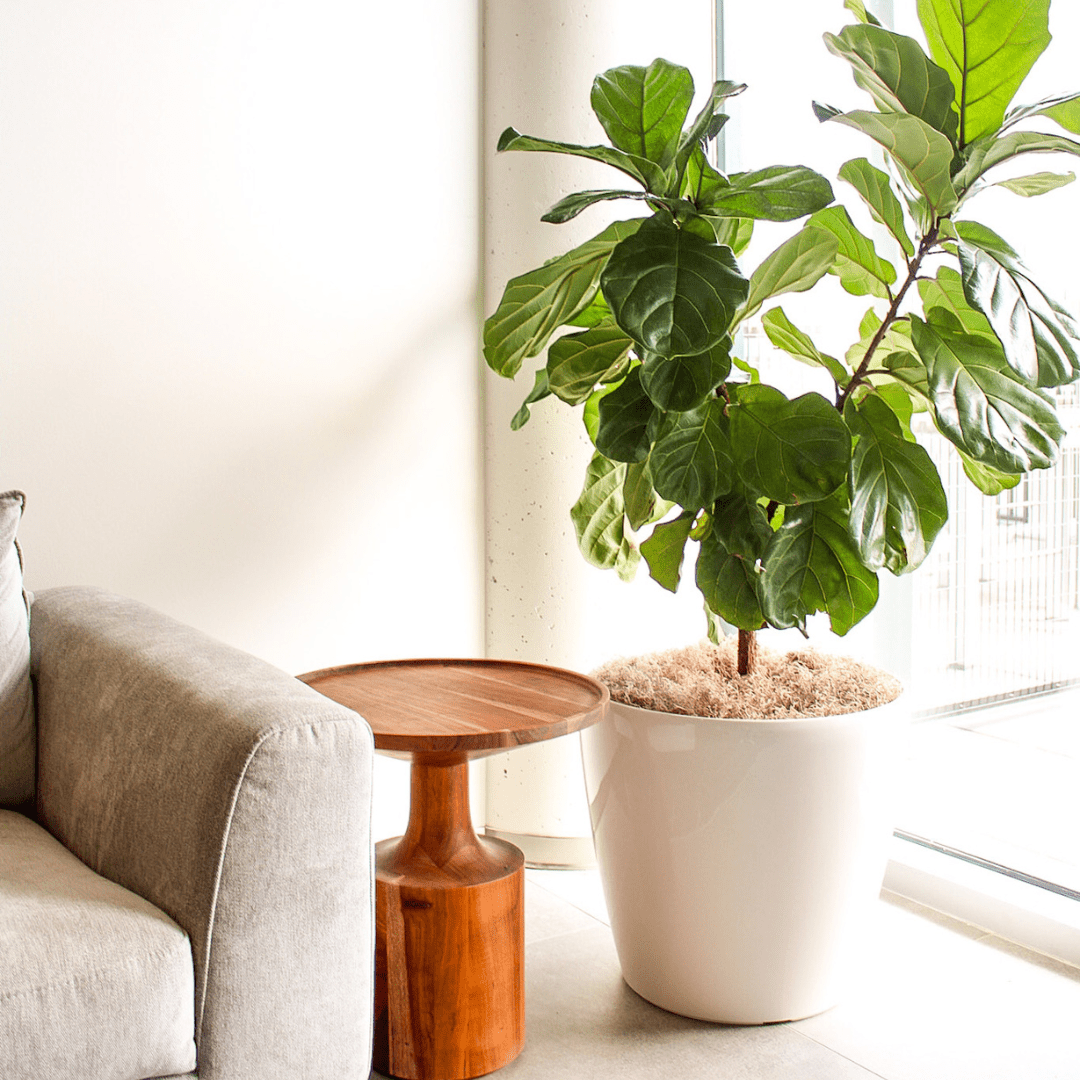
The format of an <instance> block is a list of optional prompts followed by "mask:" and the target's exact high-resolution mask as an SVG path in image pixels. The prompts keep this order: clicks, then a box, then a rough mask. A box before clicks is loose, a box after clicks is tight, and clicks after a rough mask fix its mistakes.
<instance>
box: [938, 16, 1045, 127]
mask: <svg viewBox="0 0 1080 1080" xmlns="http://www.w3.org/2000/svg"><path fill="white" fill-rule="evenodd" d="M1049 10H1050V0H918V11H919V21H920V22H921V23H922V26H923V30H924V31H925V33H926V40H927V42H928V43H929V45H930V55H931V56H932V57H933V58H934V60H935V61H936V62H937V63H938V64H939V65H940V66H941V67H943V68H944V69H945V70H946V71H947V72H948V73H949V78H950V79H951V80H952V84H953V88H954V90H955V93H956V103H957V108H958V109H959V112H960V125H959V130H958V141H959V145H960V146H966V145H967V144H968V143H970V142H974V141H975V140H976V139H978V138H980V137H981V136H983V135H988V134H990V133H991V132H994V131H997V129H998V128H999V127H1000V126H1001V123H1002V120H1004V118H1005V110H1006V109H1007V108H1008V107H1009V103H1010V102H1011V101H1012V99H1013V95H1014V94H1015V93H1016V91H1017V90H1018V89H1019V88H1020V84H1021V83H1022V82H1023V81H1024V77H1025V76H1026V75H1027V73H1028V72H1029V71H1030V70H1031V67H1032V65H1033V64H1034V63H1035V61H1036V60H1037V59H1038V58H1039V56H1040V55H1041V54H1042V51H1043V50H1044V49H1045V48H1046V46H1047V45H1049V44H1050V30H1049V27H1048V18H1047V14H1048V12H1049Z"/></svg>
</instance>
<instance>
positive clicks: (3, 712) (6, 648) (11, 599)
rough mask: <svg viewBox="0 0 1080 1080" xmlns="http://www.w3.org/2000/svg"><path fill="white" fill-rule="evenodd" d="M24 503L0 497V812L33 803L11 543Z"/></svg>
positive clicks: (23, 628)
mask: <svg viewBox="0 0 1080 1080" xmlns="http://www.w3.org/2000/svg"><path fill="white" fill-rule="evenodd" d="M25 501H26V500H25V496H24V495H23V493H22V492H21V491H8V492H5V493H4V494H2V495H0V806H19V805H20V804H24V803H27V802H29V801H30V800H31V799H32V798H33V797H34V771H35V761H36V746H35V736H34V699H33V695H32V692H31V689H30V633H29V609H28V606H27V603H26V598H25V596H24V594H23V584H22V560H21V558H20V557H19V549H18V546H17V545H16V543H15V533H16V530H17V529H18V527H19V519H20V518H21V517H22V512H23V504H24V503H25Z"/></svg>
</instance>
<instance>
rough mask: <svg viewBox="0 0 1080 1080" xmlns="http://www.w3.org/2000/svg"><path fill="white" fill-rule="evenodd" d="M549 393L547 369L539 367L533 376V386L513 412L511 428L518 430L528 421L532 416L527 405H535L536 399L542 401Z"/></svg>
mask: <svg viewBox="0 0 1080 1080" xmlns="http://www.w3.org/2000/svg"><path fill="white" fill-rule="evenodd" d="M550 395H551V388H550V387H549V386H548V380H547V369H546V368H540V370H539V371H537V373H536V375H535V376H534V378H533V388H532V389H531V390H530V391H529V393H528V396H527V397H526V398H525V400H524V401H523V402H522V403H521V408H520V409H518V411H517V412H516V413H514V418H513V419H512V420H511V421H510V428H511V430H512V431H520V430H521V429H522V428H523V427H524V426H525V425H526V424H527V423H528V422H529V417H530V416H532V412H531V411H530V409H529V406H530V405H535V404H536V402H538V401H543V400H544V398H546V397H549V396H550Z"/></svg>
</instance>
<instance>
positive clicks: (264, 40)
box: [0, 0, 483, 831]
mask: <svg viewBox="0 0 1080 1080" xmlns="http://www.w3.org/2000/svg"><path fill="white" fill-rule="evenodd" d="M477 24H478V16H477V13H476V3H475V0H418V2H414V3H411V4H409V5H407V6H404V5H389V4H387V5H382V4H367V3H356V2H355V0H154V2H148V0H5V2H4V3H3V4H2V5H0V489H6V488H8V487H18V488H22V489H23V490H25V491H26V492H27V494H28V505H27V512H26V516H25V518H24V522H23V526H22V529H21V540H22V544H23V549H24V554H25V558H26V566H27V580H28V584H29V585H30V587H31V588H34V589H42V588H46V587H48V586H50V585H55V584H65V583H83V584H98V585H102V586H105V587H107V588H111V589H114V590H116V591H119V592H122V593H125V594H128V595H131V596H134V597H137V598H139V599H142V600H144V601H146V602H148V603H150V604H152V605H154V606H155V607H157V608H160V609H162V610H165V611H167V612H169V613H171V614H173V615H175V616H177V617H179V618H181V619H183V620H185V621H187V622H190V623H192V624H194V625H196V626H199V627H201V628H203V629H205V630H206V631H208V632H210V633H211V634H214V635H215V636H217V637H220V638H222V639H224V640H226V641H228V642H231V643H233V644H235V645H238V646H240V647H242V648H245V649H248V650H250V651H252V652H254V653H256V654H257V655H260V656H262V657H265V658H266V659H268V660H270V661H271V662H273V663H276V664H278V665H280V666H282V667H284V668H285V669H287V670H289V671H303V670H308V669H310V668H314V667H321V666H325V665H329V664H334V663H343V662H347V661H350V660H359V659H376V658H381V657H390V656H398V655H423V654H444V655H445V654H478V653H480V652H482V650H483V635H482V616H483V612H482V591H481V576H480V554H479V553H480V551H481V549H482V539H481V536H480V531H479V530H480V525H479V522H480V495H479V488H478V483H479V479H478V478H479V444H480V436H479V421H478V415H477V410H478V406H477V399H478V395H477V386H478V380H479V371H478V352H477V343H476V332H477V327H476V321H477V320H476V316H477V310H478V308H477V299H476V296H477V262H478V241H477V235H478V218H477V203H478V198H479V194H478V191H479V180H478V166H477V160H478V145H477V138H478V136H477V127H478V111H479V110H478V100H477V99H478V75H477V41H478V25H477ZM395 812H396V811H395ZM386 831H392V830H391V829H390V827H389V826H387V829H386Z"/></svg>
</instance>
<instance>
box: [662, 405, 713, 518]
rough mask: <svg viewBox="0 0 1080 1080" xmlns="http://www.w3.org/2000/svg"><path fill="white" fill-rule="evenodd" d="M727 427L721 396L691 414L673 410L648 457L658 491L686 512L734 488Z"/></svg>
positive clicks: (665, 420) (667, 416)
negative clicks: (732, 486)
mask: <svg viewBox="0 0 1080 1080" xmlns="http://www.w3.org/2000/svg"><path fill="white" fill-rule="evenodd" d="M726 428H727V421H726V419H725V417H724V402H723V401H722V400H721V399H720V398H713V399H712V400H711V401H710V402H709V403H708V404H707V405H702V406H701V407H700V408H697V409H693V410H691V411H690V412H680V413H676V412H673V413H668V414H667V415H666V416H665V417H664V420H663V422H662V423H661V424H660V428H659V430H658V431H657V434H656V444H655V445H654V446H653V448H652V456H651V457H650V458H649V466H650V468H651V469H652V476H653V486H654V487H655V488H656V491H657V494H658V495H660V496H661V497H662V498H664V499H669V500H670V501H671V502H673V503H678V504H679V506H681V507H683V509H685V510H697V509H699V508H701V507H703V506H709V505H711V504H712V503H713V502H714V501H715V500H716V499H718V498H719V497H720V496H721V495H724V494H726V493H727V492H728V491H730V490H731V480H732V463H731V445H730V443H729V441H728V434H727V430H726Z"/></svg>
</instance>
